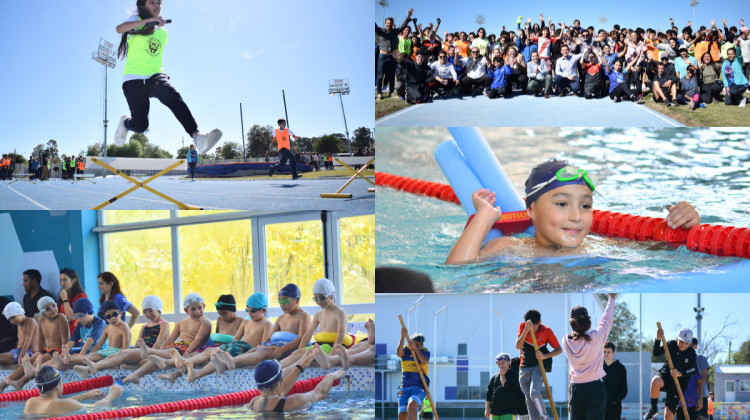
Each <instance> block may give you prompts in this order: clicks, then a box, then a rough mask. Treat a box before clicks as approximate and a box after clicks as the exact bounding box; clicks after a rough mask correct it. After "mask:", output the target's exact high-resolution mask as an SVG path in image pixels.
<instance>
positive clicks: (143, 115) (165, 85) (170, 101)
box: [122, 73, 198, 137]
mask: <svg viewBox="0 0 750 420" xmlns="http://www.w3.org/2000/svg"><path fill="white" fill-rule="evenodd" d="M122 91H123V93H125V99H126V100H127V101H128V107H130V119H128V120H126V121H125V128H127V129H128V130H130V131H133V132H136V133H143V132H145V131H146V129H147V128H148V111H149V107H150V101H149V98H156V99H158V100H159V101H161V103H163V104H164V105H166V106H167V108H169V110H170V111H172V113H173V114H174V116H175V117H177V120H178V121H179V122H180V124H182V128H184V129H185V132H187V133H188V135H189V136H191V137H192V135H193V133H195V132H196V131H198V124H197V123H196V122H195V119H194V118H193V114H191V113H190V109H188V106H187V105H186V104H185V101H183V100H182V96H180V94H179V92H177V90H175V88H174V87H173V86H172V85H171V84H170V83H169V76H167V75H166V74H164V73H157V74H155V75H153V76H151V77H149V78H148V79H146V80H129V81H127V82H125V83H123V84H122Z"/></svg>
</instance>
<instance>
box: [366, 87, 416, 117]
mask: <svg viewBox="0 0 750 420" xmlns="http://www.w3.org/2000/svg"><path fill="white" fill-rule="evenodd" d="M410 106H411V105H409V104H407V103H406V101H402V100H400V99H399V98H398V95H396V94H395V93H394V94H393V95H391V97H390V98H385V99H375V119H376V120H377V119H378V118H382V117H385V116H386V115H388V114H392V113H394V112H396V111H400V110H402V109H404V108H408V107H410Z"/></svg>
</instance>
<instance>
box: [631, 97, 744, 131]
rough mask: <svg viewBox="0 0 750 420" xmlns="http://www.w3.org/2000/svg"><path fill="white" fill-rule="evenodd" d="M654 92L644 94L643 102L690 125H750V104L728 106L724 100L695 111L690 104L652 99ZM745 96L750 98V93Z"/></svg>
mask: <svg viewBox="0 0 750 420" xmlns="http://www.w3.org/2000/svg"><path fill="white" fill-rule="evenodd" d="M652 96H653V95H652V93H651V92H648V93H647V94H645V95H643V104H644V105H645V106H647V107H649V108H651V109H653V110H654V111H656V112H658V113H660V114H663V115H665V116H667V117H669V118H672V119H673V120H675V121H679V122H680V123H682V124H685V125H687V126H689V127H748V126H750V106H746V107H745V108H740V107H738V106H726V105H724V102H723V101H722V102H719V103H718V104H707V105H706V107H705V108H699V109H696V110H694V111H691V110H690V109H688V105H680V106H670V107H669V108H667V107H666V106H665V105H664V104H663V103H656V102H654V101H652V100H651V97H652ZM745 97H747V98H750V95H748V93H747V92H746V93H745Z"/></svg>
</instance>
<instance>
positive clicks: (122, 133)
mask: <svg viewBox="0 0 750 420" xmlns="http://www.w3.org/2000/svg"><path fill="white" fill-rule="evenodd" d="M127 119H128V116H127V115H123V116H122V117H120V124H118V125H117V131H115V145H117V146H118V147H120V146H124V145H125V140H127V139H128V129H127V128H125V120H127Z"/></svg>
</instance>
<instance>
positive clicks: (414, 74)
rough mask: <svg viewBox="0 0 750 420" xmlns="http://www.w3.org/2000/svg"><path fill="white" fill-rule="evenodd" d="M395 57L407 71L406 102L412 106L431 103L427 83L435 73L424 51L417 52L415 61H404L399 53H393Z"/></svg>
mask: <svg viewBox="0 0 750 420" xmlns="http://www.w3.org/2000/svg"><path fill="white" fill-rule="evenodd" d="M393 57H394V58H395V59H396V61H397V62H398V63H399V64H401V67H402V68H403V69H404V71H406V80H405V83H406V101H407V102H409V103H411V104H414V103H417V104H418V103H422V102H425V101H429V100H430V90H429V89H428V88H427V81H428V79H429V78H431V77H432V74H433V72H432V69H431V68H430V66H429V65H428V64H427V57H426V52H425V51H424V49H420V50H419V51H417V56H416V59H415V60H414V61H406V60H402V59H401V55H399V53H398V51H396V52H394V53H393Z"/></svg>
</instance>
